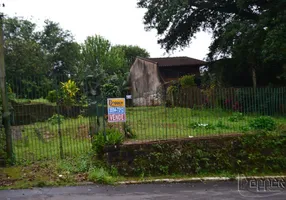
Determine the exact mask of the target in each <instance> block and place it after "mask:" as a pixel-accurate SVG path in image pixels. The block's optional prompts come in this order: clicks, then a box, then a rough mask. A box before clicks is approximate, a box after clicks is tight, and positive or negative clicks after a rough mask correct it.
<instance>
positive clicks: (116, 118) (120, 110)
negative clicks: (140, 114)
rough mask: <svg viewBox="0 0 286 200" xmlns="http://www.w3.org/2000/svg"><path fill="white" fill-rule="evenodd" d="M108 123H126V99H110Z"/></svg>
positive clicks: (108, 101)
mask: <svg viewBox="0 0 286 200" xmlns="http://www.w3.org/2000/svg"><path fill="white" fill-rule="evenodd" d="M107 109H108V122H126V107H125V98H108V99H107Z"/></svg>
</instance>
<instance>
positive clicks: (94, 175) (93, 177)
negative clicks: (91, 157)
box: [88, 168, 114, 184]
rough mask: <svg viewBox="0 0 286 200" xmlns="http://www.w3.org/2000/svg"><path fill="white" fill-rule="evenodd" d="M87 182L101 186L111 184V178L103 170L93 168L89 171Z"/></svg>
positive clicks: (112, 181)
mask: <svg viewBox="0 0 286 200" xmlns="http://www.w3.org/2000/svg"><path fill="white" fill-rule="evenodd" d="M88 180H90V181H93V182H96V183H102V184H113V183H114V179H113V177H112V176H111V175H110V174H109V173H108V171H106V170H105V169H104V168H93V169H91V170H90V171H89V174H88Z"/></svg>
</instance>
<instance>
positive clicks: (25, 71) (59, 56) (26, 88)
mask: <svg viewBox="0 0 286 200" xmlns="http://www.w3.org/2000/svg"><path fill="white" fill-rule="evenodd" d="M4 36H5V62H6V66H7V70H6V72H7V79H8V80H9V81H10V83H11V86H12V88H18V91H17V93H18V95H19V96H20V97H22V98H39V97H44V96H45V95H46V93H47V91H49V90H50V89H51V86H52V80H51V76H49V75H51V74H53V75H55V74H57V75H60V76H61V81H66V80H67V79H68V76H75V73H76V72H77V66H78V65H79V61H80V45H78V44H77V43H76V42H74V41H73V37H72V34H71V33H70V32H69V31H65V30H63V29H61V28H60V26H59V24H57V23H54V22H51V21H48V20H47V21H45V25H44V28H43V30H42V31H37V30H36V24H34V23H33V22H31V21H29V20H24V19H21V18H17V17H14V18H7V19H5V22H4ZM58 83H59V82H58Z"/></svg>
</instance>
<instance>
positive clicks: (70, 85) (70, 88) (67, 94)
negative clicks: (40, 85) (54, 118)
mask: <svg viewBox="0 0 286 200" xmlns="http://www.w3.org/2000/svg"><path fill="white" fill-rule="evenodd" d="M61 84H62V91H63V99H64V103H65V104H66V105H72V104H73V103H74V101H75V97H76V94H77V92H78V91H79V88H78V87H77V85H76V83H75V82H74V81H72V80H68V81H67V82H65V83H61Z"/></svg>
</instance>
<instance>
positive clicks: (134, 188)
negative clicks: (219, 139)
mask: <svg viewBox="0 0 286 200" xmlns="http://www.w3.org/2000/svg"><path fill="white" fill-rule="evenodd" d="M241 194H243V195H246V196H248V197H244V196H242V195H241ZM250 196H252V197H250ZM0 199H1V200H109V199H113V200H114V199H116V200H139V199H140V200H143V199H146V200H147V199H148V200H151V199H156V200H187V199H188V200H190V199H200V200H202V199H211V200H223V199H228V200H231V199H271V200H276V199H281V200H282V199H283V200H284V199H286V192H285V190H283V191H281V192H279V193H275V194H273V193H271V194H264V193H249V192H244V193H239V192H238V186H237V182H236V181H233V182H208V183H202V182H197V183H177V184H141V185H120V186H102V185H92V186H77V187H60V188H36V189H32V190H3V191H0Z"/></svg>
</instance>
